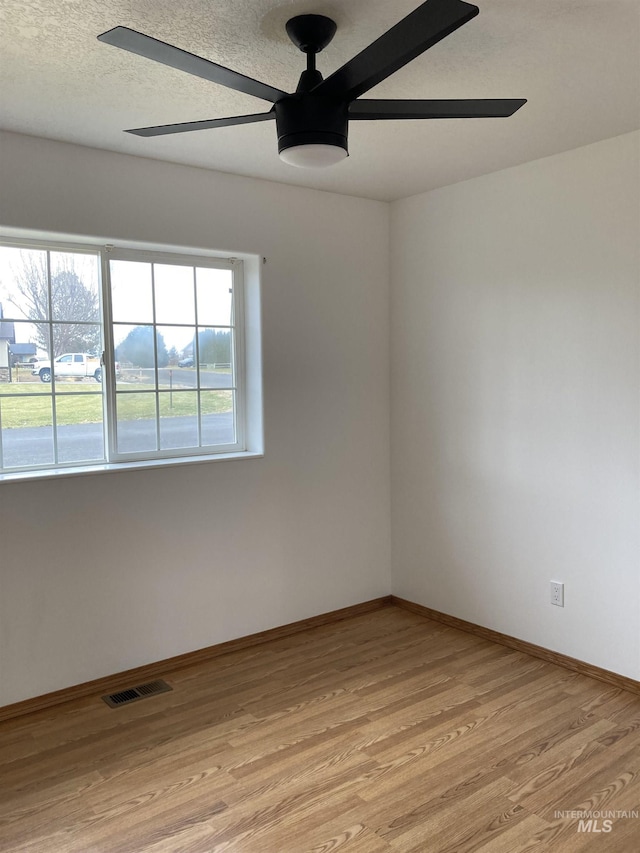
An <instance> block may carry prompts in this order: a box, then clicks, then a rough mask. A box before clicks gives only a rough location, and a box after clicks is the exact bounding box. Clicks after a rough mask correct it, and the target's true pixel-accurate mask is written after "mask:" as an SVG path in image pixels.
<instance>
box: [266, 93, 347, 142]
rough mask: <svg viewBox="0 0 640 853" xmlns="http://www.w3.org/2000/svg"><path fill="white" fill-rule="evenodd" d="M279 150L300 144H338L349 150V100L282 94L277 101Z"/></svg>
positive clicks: (305, 94)
mask: <svg viewBox="0 0 640 853" xmlns="http://www.w3.org/2000/svg"><path fill="white" fill-rule="evenodd" d="M274 108H275V113H276V127H277V130H278V152H279V153H281V152H282V151H285V150H286V149H287V148H294V147H296V146H298V145H334V146H336V147H338V148H343V149H344V150H345V151H347V152H348V150H349V149H348V148H347V133H348V127H349V115H348V104H347V103H346V102H344V101H338V100H336V99H334V98H325V97H322V96H320V95H313V94H309V93H302V94H295V95H291V96H288V97H286V98H282V99H281V100H280V101H278V102H277V103H276V104H275V105H274Z"/></svg>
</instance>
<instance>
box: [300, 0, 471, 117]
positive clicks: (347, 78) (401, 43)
mask: <svg viewBox="0 0 640 853" xmlns="http://www.w3.org/2000/svg"><path fill="white" fill-rule="evenodd" d="M478 11H479V9H478V7H477V6H472V5H471V4H470V3H465V2H463V0H426V3H423V4H422V5H421V6H418V8H417V9H415V10H414V11H413V12H411V13H410V14H409V15H407V17H406V18H403V19H402V21H400V22H399V23H398V24H396V25H395V26H394V27H392V28H391V29H390V30H388V31H387V32H386V33H385V34H384V35H382V36H380V38H379V39H377V40H376V41H374V42H373V43H372V44H370V45H369V47H365V49H364V50H363V51H361V52H360V53H359V54H358V55H357V56H354V58H353V59H351V60H349V62H347V63H346V64H345V65H343V66H342V68H339V69H338V70H337V71H335V72H334V73H333V74H331V75H330V76H329V77H327V78H326V80H323V81H322V83H319V84H318V85H317V86H316V87H315V89H314V90H313V92H314V93H315V94H318V95H328V96H331V97H339V98H341V99H344V100H346V101H353V100H355V99H356V98H358V97H359V96H360V95H362V94H364V93H365V92H367V91H368V90H369V89H372V88H373V87H374V86H376V85H377V84H378V83H380V81H381V80H384V79H385V78H386V77H388V76H389V75H390V74H393V73H394V71H397V70H398V69H399V68H402V66H403V65H406V64H407V63H408V62H411V60H412V59H415V58H416V56H419V55H420V54H421V53H423V52H424V51H425V50H427V49H428V48H430V47H433V45H434V44H437V42H439V41H440V40H441V39H443V38H445V37H446V36H448V35H450V34H451V33H452V32H454V31H455V30H457V29H458V27H461V26H462V25H463V24H466V23H467V21H470V20H471V18H474V17H475V16H476V15H477V14H478Z"/></svg>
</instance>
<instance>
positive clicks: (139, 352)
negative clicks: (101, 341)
mask: <svg viewBox="0 0 640 853" xmlns="http://www.w3.org/2000/svg"><path fill="white" fill-rule="evenodd" d="M153 335H154V329H153V326H136V327H135V329H131V331H130V332H129V334H128V335H127V337H126V338H125V339H124V340H123V341H122V343H121V344H118V346H117V347H116V360H117V361H128V362H131V364H132V365H133V366H134V367H154V366H155V362H154V355H153ZM156 340H157V347H158V367H166V366H167V365H168V364H169V353H168V352H167V346H166V344H165V342H164V337H163V336H162V334H161V333H160V332H157V333H156Z"/></svg>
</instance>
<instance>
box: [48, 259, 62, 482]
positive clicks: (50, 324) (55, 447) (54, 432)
mask: <svg viewBox="0 0 640 853" xmlns="http://www.w3.org/2000/svg"><path fill="white" fill-rule="evenodd" d="M46 258H47V261H46V270H47V303H48V304H47V314H48V318H49V320H48V330H49V370H50V371H51V430H52V435H51V437H52V441H53V464H54V465H57V464H58V463H59V461H60V460H59V458H58V418H57V408H56V373H55V370H54V365H55V360H56V354H55V350H54V346H53V342H54V335H53V287H52V284H51V252H50V251H47V254H46Z"/></svg>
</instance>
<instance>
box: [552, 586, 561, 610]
mask: <svg viewBox="0 0 640 853" xmlns="http://www.w3.org/2000/svg"><path fill="white" fill-rule="evenodd" d="M551 603H552V604H555V605H556V606H557V607H564V584H563V583H561V581H551Z"/></svg>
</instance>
